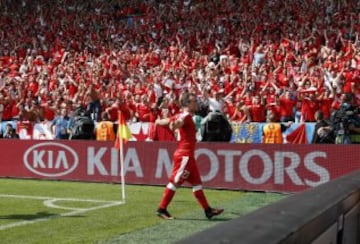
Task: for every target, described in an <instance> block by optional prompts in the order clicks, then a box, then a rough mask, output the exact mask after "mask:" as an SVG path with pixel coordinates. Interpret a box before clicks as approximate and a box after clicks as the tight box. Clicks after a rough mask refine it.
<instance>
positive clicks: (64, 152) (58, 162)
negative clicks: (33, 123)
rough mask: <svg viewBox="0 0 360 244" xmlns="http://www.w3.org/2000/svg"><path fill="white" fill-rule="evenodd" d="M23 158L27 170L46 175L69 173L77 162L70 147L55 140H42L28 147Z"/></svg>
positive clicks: (57, 175) (76, 157)
mask: <svg viewBox="0 0 360 244" xmlns="http://www.w3.org/2000/svg"><path fill="white" fill-rule="evenodd" d="M23 160H24V164H25V167H26V168H27V169H28V170H30V171H31V172H33V173H35V174H37V175H41V176H46V177H59V176H64V175H67V174H70V173H71V172H72V171H74V170H75V169H76V167H77V166H78V164H79V158H78V156H77V154H76V152H75V151H74V150H73V149H72V148H71V147H68V146H66V145H63V144H61V143H56V142H44V143H39V144H36V145H34V146H32V147H30V148H29V149H28V150H26V152H25V154H24V158H23Z"/></svg>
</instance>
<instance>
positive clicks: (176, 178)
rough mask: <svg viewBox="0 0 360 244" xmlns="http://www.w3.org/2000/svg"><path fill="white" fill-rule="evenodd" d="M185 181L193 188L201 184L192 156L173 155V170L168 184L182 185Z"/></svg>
mask: <svg viewBox="0 0 360 244" xmlns="http://www.w3.org/2000/svg"><path fill="white" fill-rule="evenodd" d="M185 181H187V182H189V183H190V184H191V185H193V186H196V185H201V184H202V181H201V177H200V173H199V169H198V167H197V165H196V162H195V158H194V156H189V155H184V154H179V153H175V154H174V168H173V170H172V173H171V176H170V182H172V183H174V184H176V185H182V184H183V183H184V182H185Z"/></svg>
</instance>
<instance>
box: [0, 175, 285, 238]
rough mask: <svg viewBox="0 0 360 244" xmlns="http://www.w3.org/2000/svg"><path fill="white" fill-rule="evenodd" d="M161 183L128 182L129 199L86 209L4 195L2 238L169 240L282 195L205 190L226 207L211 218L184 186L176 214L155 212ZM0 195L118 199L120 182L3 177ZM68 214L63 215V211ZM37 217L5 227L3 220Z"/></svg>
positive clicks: (70, 203)
mask: <svg viewBox="0 0 360 244" xmlns="http://www.w3.org/2000/svg"><path fill="white" fill-rule="evenodd" d="M162 192H163V187H155V186H134V185H127V186H126V204H124V205H117V206H112V207H107V208H102V209H97V210H93V211H87V212H77V213H75V214H74V215H70V216H68V215H67V214H68V213H69V212H71V211H73V210H69V209H59V208H53V207H48V206H45V205H44V204H43V202H44V200H43V199H24V198H13V197H0V240H1V243H171V242H174V241H176V240H180V239H182V238H184V237H186V236H189V235H191V234H193V233H196V232H198V231H201V230H204V229H206V228H209V227H211V226H213V225H216V224H219V223H222V222H225V221H228V220H230V219H233V218H237V217H239V216H243V215H245V214H247V213H249V212H251V211H254V210H255V209H257V208H259V207H262V206H264V205H268V204H270V203H272V202H274V201H277V200H279V199H281V198H283V197H284V195H281V194H275V193H252V192H246V193H245V192H239V191H225V190H210V189H205V194H206V195H207V197H208V200H209V202H210V204H211V205H212V206H214V207H224V208H225V212H224V214H223V215H220V216H218V217H216V218H215V219H213V220H211V221H209V220H207V219H205V217H204V214H203V211H202V210H201V208H200V207H199V205H198V204H197V203H196V202H195V200H194V198H193V196H192V192H191V189H188V188H180V189H179V190H178V192H177V194H176V196H175V197H174V200H173V202H172V203H171V205H170V206H169V211H170V212H171V214H172V215H174V216H176V217H177V219H176V220H173V221H164V220H162V219H160V218H158V217H156V216H155V210H156V207H157V205H158V203H159V201H160V198H161V196H162ZM0 194H9V195H25V196H34V197H35V196H36V197H50V198H77V199H95V200H100V201H120V200H121V187H120V185H112V184H102V183H80V182H59V181H37V180H15V179H0ZM54 203H55V205H59V206H62V207H67V208H82V209H87V208H94V207H99V206H102V205H103V204H104V202H98V203H97V202H83V201H68V200H61V201H56V202H54ZM63 215H65V216H63ZM40 218H44V219H43V220H44V221H39V222H34V223H31V224H27V225H24V226H17V227H12V228H8V229H4V230H1V228H2V227H3V226H5V225H9V224H16V223H19V222H24V221H25V222H26V221H38V220H39V219H40Z"/></svg>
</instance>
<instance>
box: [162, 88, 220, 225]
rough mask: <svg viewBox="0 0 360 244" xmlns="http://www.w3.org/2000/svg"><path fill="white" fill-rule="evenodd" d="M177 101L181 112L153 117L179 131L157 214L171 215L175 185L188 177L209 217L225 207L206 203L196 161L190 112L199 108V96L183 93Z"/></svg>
mask: <svg viewBox="0 0 360 244" xmlns="http://www.w3.org/2000/svg"><path fill="white" fill-rule="evenodd" d="M180 103H181V105H182V107H183V111H182V113H180V114H178V115H176V116H173V117H171V118H166V119H162V120H157V121H156V124H157V125H163V126H169V128H170V129H171V130H176V129H178V131H179V142H178V145H177V147H176V150H175V153H174V156H173V163H174V165H173V170H172V173H171V176H170V179H169V183H168V184H167V186H166V188H165V191H164V194H163V197H162V200H161V202H160V204H159V208H158V210H157V215H158V216H159V217H161V218H163V219H173V217H172V216H171V215H170V214H169V212H168V211H167V206H168V205H169V204H170V202H171V200H172V198H173V197H174V195H175V192H176V189H177V187H179V186H181V185H182V184H183V183H184V182H185V181H187V182H189V183H190V184H191V185H192V187H193V194H194V196H195V198H196V199H197V201H198V202H199V203H200V205H201V206H202V208H203V209H204V212H205V216H206V217H207V218H208V219H211V218H212V217H214V216H216V215H219V214H221V213H222V212H223V211H224V209H216V208H211V207H210V206H209V204H208V202H207V199H206V196H205V194H204V192H203V189H202V181H201V177H200V173H199V170H198V167H197V165H196V161H195V143H196V128H195V124H194V121H193V119H192V116H193V114H194V113H195V112H196V111H198V109H199V105H198V99H197V97H196V95H195V94H191V93H185V94H184V95H183V96H182V97H181V98H180Z"/></svg>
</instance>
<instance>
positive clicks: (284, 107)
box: [280, 97, 296, 117]
mask: <svg viewBox="0 0 360 244" xmlns="http://www.w3.org/2000/svg"><path fill="white" fill-rule="evenodd" d="M295 105H296V101H295V100H292V99H287V98H284V97H282V98H280V115H281V116H283V117H293V114H294V111H293V109H294V107H295Z"/></svg>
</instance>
